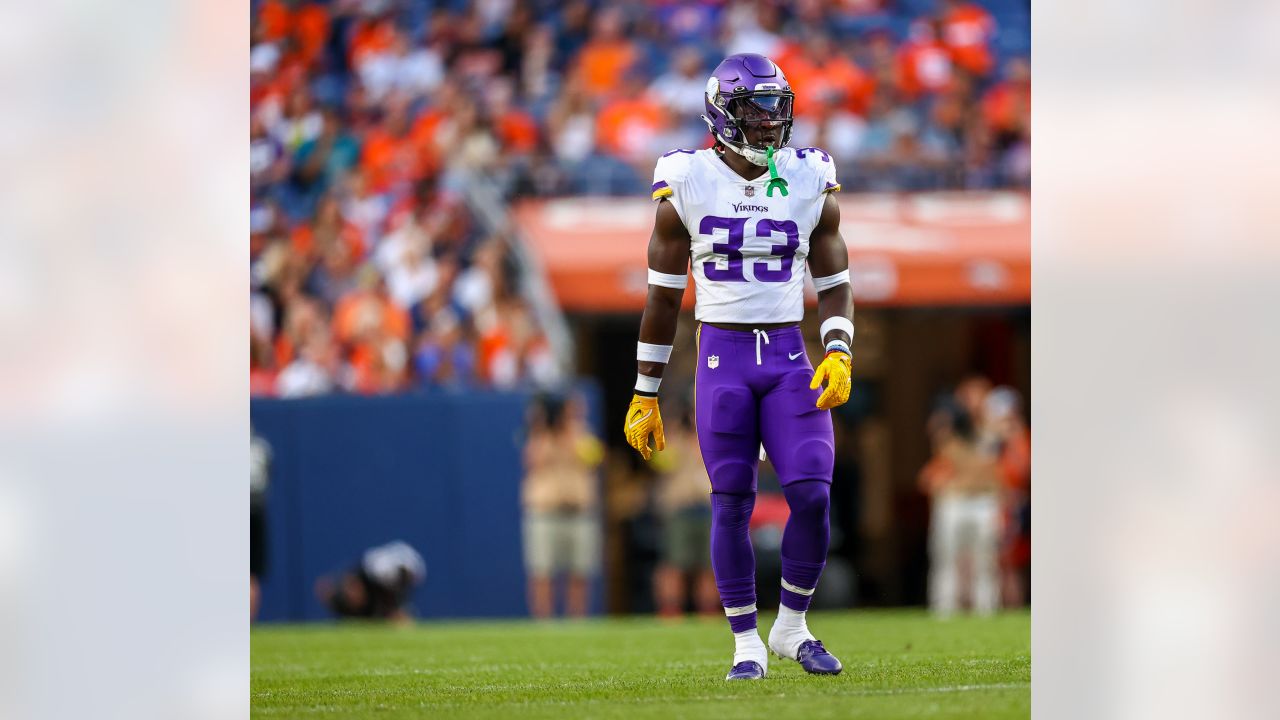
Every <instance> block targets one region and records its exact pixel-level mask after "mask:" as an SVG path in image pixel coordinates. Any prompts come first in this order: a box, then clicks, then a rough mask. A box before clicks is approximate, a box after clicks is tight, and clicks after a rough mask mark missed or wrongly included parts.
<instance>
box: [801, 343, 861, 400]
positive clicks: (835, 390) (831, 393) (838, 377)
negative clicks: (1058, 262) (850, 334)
mask: <svg viewBox="0 0 1280 720" xmlns="http://www.w3.org/2000/svg"><path fill="white" fill-rule="evenodd" d="M852 366H853V360H852V359H851V358H850V357H849V354H848V353H843V352H840V351H839V350H832V351H831V352H829V353H827V356H826V357H825V358H823V359H822V362H821V363H820V364H819V365H818V369H817V370H814V371H813V381H812V382H810V383H809V389H810V390H817V389H818V388H819V387H821V386H822V382H823V381H824V380H825V381H826V382H827V389H826V390H823V391H822V394H821V395H819V396H818V403H817V404H818V407H819V408H821V409H822V410H830V409H831V408H833V407H835V406H837V405H843V404H844V403H845V402H846V401H847V400H848V399H849V387H850V386H851V385H852V380H851V379H850V377H849V376H850V372H851V368H852Z"/></svg>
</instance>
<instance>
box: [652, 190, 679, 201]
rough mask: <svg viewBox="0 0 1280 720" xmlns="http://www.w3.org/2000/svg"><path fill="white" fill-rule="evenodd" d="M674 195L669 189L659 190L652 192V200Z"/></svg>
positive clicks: (673, 191)
mask: <svg viewBox="0 0 1280 720" xmlns="http://www.w3.org/2000/svg"><path fill="white" fill-rule="evenodd" d="M674 194H675V190H672V189H671V188H669V187H664V188H659V189H657V190H654V191H653V199H654V200H661V199H662V198H664V197H670V196H672V195H674Z"/></svg>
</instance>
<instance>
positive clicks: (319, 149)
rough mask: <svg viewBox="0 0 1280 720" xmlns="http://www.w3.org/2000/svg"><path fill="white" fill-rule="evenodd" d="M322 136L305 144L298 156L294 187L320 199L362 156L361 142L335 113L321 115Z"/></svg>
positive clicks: (295, 157)
mask: <svg viewBox="0 0 1280 720" xmlns="http://www.w3.org/2000/svg"><path fill="white" fill-rule="evenodd" d="M321 118H322V122H321V127H320V134H319V135H318V136H317V137H315V138H313V139H311V140H309V141H307V142H304V143H302V145H300V146H299V147H298V151H297V153H296V154H295V155H294V167H295V170H294V175H293V178H294V185H295V187H297V188H298V190H299V191H300V192H302V193H304V194H306V195H310V196H314V197H318V196H319V195H320V194H321V193H323V192H324V190H325V189H327V188H330V187H333V186H335V185H337V184H338V182H339V180H340V179H341V178H342V177H343V176H344V175H345V174H346V172H347V171H348V170H350V169H351V168H352V167H353V166H354V165H355V164H356V161H357V160H358V159H359V157H360V143H359V142H358V141H356V139H355V138H354V137H352V136H351V134H350V133H348V132H347V131H346V129H345V127H344V126H343V123H342V120H341V118H340V117H339V116H338V113H337V112H336V111H334V110H326V111H324V112H323V113H322V115H321Z"/></svg>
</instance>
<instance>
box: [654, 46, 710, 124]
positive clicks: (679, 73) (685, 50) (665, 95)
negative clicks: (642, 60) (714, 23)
mask: <svg viewBox="0 0 1280 720" xmlns="http://www.w3.org/2000/svg"><path fill="white" fill-rule="evenodd" d="M707 75H708V71H707V69H706V67H704V65H703V62H702V53H700V52H699V51H698V49H697V48H695V47H692V46H685V47H682V48H680V49H679V50H677V51H676V52H675V57H674V58H673V59H672V62H671V69H670V70H668V71H667V72H666V73H664V74H662V75H660V76H658V79H657V80H654V81H653V85H651V86H650V87H649V95H650V96H651V97H652V98H653V99H654V100H656V101H657V102H659V103H661V104H662V107H663V108H664V109H666V111H667V112H668V113H670V114H672V115H674V116H676V117H681V118H696V117H697V116H699V115H701V114H702V113H703V112H704V110H705V105H706V101H705V100H704V98H703V93H705V92H706V88H707Z"/></svg>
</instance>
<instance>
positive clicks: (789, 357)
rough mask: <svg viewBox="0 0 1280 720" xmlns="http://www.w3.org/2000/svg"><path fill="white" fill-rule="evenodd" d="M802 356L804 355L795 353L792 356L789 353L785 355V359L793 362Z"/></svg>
mask: <svg viewBox="0 0 1280 720" xmlns="http://www.w3.org/2000/svg"><path fill="white" fill-rule="evenodd" d="M803 354H804V353H803V352H798V353H796V354H795V355H792V354H791V353H787V359H788V360H795V359H796V358H798V357H800V356H801V355H803Z"/></svg>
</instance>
